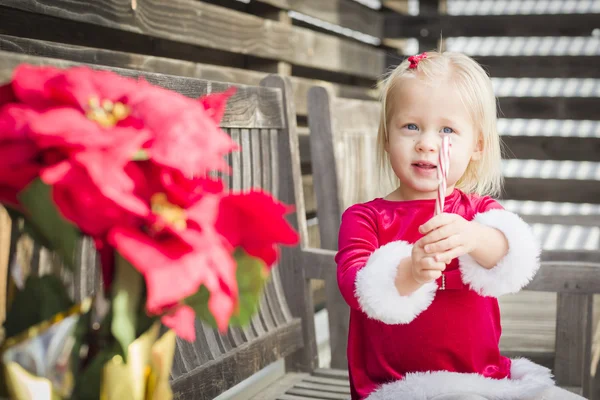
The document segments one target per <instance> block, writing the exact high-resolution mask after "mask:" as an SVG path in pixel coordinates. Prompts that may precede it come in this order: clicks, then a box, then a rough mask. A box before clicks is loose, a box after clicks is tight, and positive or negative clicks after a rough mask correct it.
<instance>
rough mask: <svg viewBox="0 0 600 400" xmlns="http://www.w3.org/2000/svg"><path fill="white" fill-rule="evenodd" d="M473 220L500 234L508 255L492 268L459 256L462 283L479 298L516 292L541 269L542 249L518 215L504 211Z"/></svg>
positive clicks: (488, 212)
mask: <svg viewBox="0 0 600 400" xmlns="http://www.w3.org/2000/svg"><path fill="white" fill-rule="evenodd" d="M473 220H474V221H475V222H478V223H480V224H482V225H486V226H489V227H491V228H496V229H498V230H499V231H501V232H502V233H503V234H504V236H505V237H506V240H507V241H508V253H507V254H506V256H504V258H502V259H501V260H500V261H499V262H498V264H497V265H496V266H495V267H493V268H491V269H486V268H483V267H482V266H481V265H479V264H478V263H477V262H476V261H475V260H474V259H473V258H472V257H471V256H470V255H468V254H466V255H464V256H461V257H459V259H458V260H459V264H460V272H461V274H462V280H463V282H464V283H466V284H468V285H469V286H470V287H471V289H473V290H474V291H476V292H477V293H479V294H480V295H482V296H494V297H498V296H500V295H503V294H508V293H516V292H518V291H519V290H520V289H521V288H522V287H523V286H525V285H527V284H528V283H529V281H531V279H533V277H534V276H535V273H536V272H537V270H538V269H539V267H540V260H539V258H540V252H541V249H540V246H539V244H538V241H537V239H536V238H535V236H534V234H533V231H532V230H531V228H530V227H529V225H528V224H527V223H526V222H524V221H523V220H522V219H521V218H519V216H518V215H516V214H514V213H511V212H509V211H505V210H490V211H487V212H485V213H481V214H477V215H476V216H475V218H474V219H473Z"/></svg>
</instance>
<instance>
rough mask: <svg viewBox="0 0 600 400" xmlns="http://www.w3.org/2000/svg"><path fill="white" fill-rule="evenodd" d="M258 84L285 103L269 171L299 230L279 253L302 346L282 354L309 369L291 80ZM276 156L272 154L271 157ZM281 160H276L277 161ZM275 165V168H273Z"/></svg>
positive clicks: (313, 346) (313, 349) (293, 367)
mask: <svg viewBox="0 0 600 400" xmlns="http://www.w3.org/2000/svg"><path fill="white" fill-rule="evenodd" d="M261 86H268V87H272V88H279V89H280V90H281V93H282V95H283V103H284V104H285V114H284V115H285V126H286V127H287V128H286V129H284V130H283V131H282V132H281V134H280V135H279V137H278V138H277V139H278V140H277V142H276V145H277V148H276V149H277V150H276V151H274V152H273V153H274V154H273V155H274V157H273V158H272V163H273V166H274V168H273V171H277V174H278V177H277V187H278V191H276V192H275V193H274V195H275V196H277V198H278V199H279V200H280V201H282V202H284V203H287V204H295V205H296V207H295V213H290V214H289V217H288V222H289V223H290V225H291V226H292V227H293V228H295V229H296V230H298V231H299V232H300V246H296V247H287V246H284V247H282V249H281V253H280V261H279V264H280V265H285V266H287V268H277V272H278V273H279V274H280V281H281V286H282V288H283V290H284V293H285V297H286V300H287V304H288V307H289V310H290V312H291V313H292V315H293V316H294V317H296V318H301V319H302V341H303V347H302V348H301V349H299V350H298V351H296V352H294V353H292V354H291V355H289V356H288V357H287V358H286V371H290V372H309V371H312V370H313V369H314V368H315V367H317V365H318V362H319V360H318V352H317V339H316V336H315V326H314V305H313V302H312V297H311V291H310V280H309V279H308V278H307V277H306V274H305V271H304V269H303V260H302V254H301V246H302V245H303V244H304V243H306V241H307V237H308V233H307V231H306V216H305V211H304V198H303V194H302V186H301V179H302V176H301V173H300V155H299V154H298V135H297V132H296V110H295V108H294V103H293V102H292V98H291V93H292V89H291V84H290V82H289V80H288V79H285V78H283V77H280V76H275V75H272V76H269V77H267V78H265V79H264V80H263V81H262V82H261ZM275 156H276V157H275ZM279 160H280V161H281V162H278V161H279ZM276 167H278V168H276Z"/></svg>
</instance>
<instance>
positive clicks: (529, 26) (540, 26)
mask: <svg viewBox="0 0 600 400" xmlns="http://www.w3.org/2000/svg"><path fill="white" fill-rule="evenodd" d="M421 14H422V13H421ZM599 21H600V14H591V13H590V14H565V15H561V14H529V15H418V16H410V15H400V14H396V13H387V14H386V15H385V29H384V36H385V37H386V38H407V37H422V36H423V34H424V33H425V32H427V36H428V37H436V38H439V37H440V35H442V34H443V36H444V37H445V38H448V37H457V36H588V35H590V34H591V32H592V31H593V30H594V29H596V28H599V27H600V22H599Z"/></svg>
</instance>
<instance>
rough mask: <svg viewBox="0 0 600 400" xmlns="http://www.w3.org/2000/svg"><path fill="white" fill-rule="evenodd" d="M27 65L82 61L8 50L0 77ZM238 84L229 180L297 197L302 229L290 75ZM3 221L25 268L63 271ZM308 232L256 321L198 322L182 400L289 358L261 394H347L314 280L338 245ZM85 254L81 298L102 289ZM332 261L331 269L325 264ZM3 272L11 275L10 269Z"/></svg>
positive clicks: (185, 354)
mask: <svg viewBox="0 0 600 400" xmlns="http://www.w3.org/2000/svg"><path fill="white" fill-rule="evenodd" d="M21 63H29V64H34V65H54V66H58V67H69V66H73V65H78V64H77V63H73V62H70V61H65V60H60V59H51V58H44V57H35V56H27V55H20V54H15V53H8V52H2V51H0V82H5V81H8V80H9V79H10V77H11V74H12V70H13V69H14V68H15V67H16V66H17V65H18V64H21ZM92 67H94V68H101V69H107V70H112V71H115V72H117V73H119V74H122V75H125V76H133V77H136V76H141V77H144V78H145V79H146V80H147V81H149V82H151V83H154V84H158V85H160V86H163V87H165V88H169V89H172V90H175V91H177V92H180V93H182V94H185V95H187V96H190V97H194V98H196V97H199V96H201V95H203V94H206V93H210V92H219V91H223V90H225V89H226V88H227V87H229V86H231V85H230V84H226V83H221V82H214V81H207V80H200V79H193V78H186V77H178V76H169V75H162V74H156V73H148V72H140V71H135V70H126V69H119V68H108V67H99V66H92ZM237 87H238V90H237V93H236V94H235V96H234V97H232V99H231V100H230V102H229V104H228V108H227V112H226V113H225V116H224V118H223V121H222V127H223V128H224V129H225V130H226V131H227V132H228V133H229V134H230V135H231V136H232V137H233V138H234V139H235V140H236V141H237V142H239V143H240V144H241V146H242V150H241V151H240V152H237V153H234V154H232V155H230V156H229V162H230V164H231V166H232V169H233V173H232V175H231V176H230V177H227V178H226V179H225V182H226V183H227V184H228V187H230V188H232V189H246V188H250V187H262V188H264V189H266V190H268V191H270V192H271V193H273V194H274V195H275V196H276V197H277V198H278V199H280V200H282V201H284V202H286V203H288V204H295V207H296V210H297V212H296V213H294V214H292V215H290V222H291V223H292V224H293V225H294V226H295V227H299V226H300V227H305V222H304V219H305V216H304V205H303V200H302V199H303V196H302V189H301V176H300V160H299V155H298V138H297V135H296V119H295V115H296V114H295V110H294V104H293V102H292V101H291V98H292V96H291V91H290V83H289V81H288V80H287V79H283V78H281V77H278V76H269V77H267V78H265V79H264V80H263V81H262V82H261V86H260V87H258V86H237ZM298 188H299V189H298ZM297 189H298V190H297ZM8 225H10V224H8ZM0 229H2V230H3V232H2V233H3V234H2V235H0V237H5V236H7V235H5V234H6V232H7V231H6V229H12V235H11V236H12V241H11V243H10V249H11V251H10V254H11V256H14V257H17V258H18V260H19V262H20V264H21V265H22V267H23V268H25V269H28V270H30V271H31V272H32V273H40V274H43V273H48V272H52V271H54V272H58V273H61V274H63V275H65V274H64V270H62V269H61V265H60V261H59V260H57V259H56V257H54V256H53V255H52V254H50V253H49V252H48V251H47V250H45V249H43V248H42V247H41V246H39V245H38V244H36V243H33V242H32V241H31V240H30V239H28V238H27V237H24V236H22V235H21V233H22V232H20V231H19V226H18V224H13V226H12V228H10V227H7V226H6V225H4V226H2V227H1V228H0ZM300 233H301V240H302V245H300V246H297V247H293V248H289V247H288V248H283V249H282V251H281V258H280V261H279V263H278V266H277V267H276V268H274V270H273V274H272V278H271V279H270V281H269V283H268V285H267V287H266V290H265V292H264V295H263V296H262V298H261V303H260V310H259V312H258V314H256V315H255V317H254V318H253V319H252V323H251V324H250V325H249V326H246V327H243V328H231V329H229V331H228V332H227V334H225V335H221V334H219V333H218V332H217V331H216V330H214V329H212V328H209V327H207V326H205V325H204V324H202V323H197V325H196V335H197V340H196V342H194V343H188V342H185V341H182V340H179V339H178V341H177V349H176V355H175V359H174V365H173V369H172V373H171V379H172V386H173V390H174V393H175V398H176V399H195V400H203V399H206V400H208V399H213V398H214V397H216V396H218V395H219V394H221V393H223V392H224V391H226V390H228V389H229V388H231V387H233V386H235V385H236V384H238V383H240V382H242V381H243V380H245V379H246V378H248V377H250V376H252V375H253V374H255V373H256V372H258V371H260V370H261V369H262V368H264V367H266V366H268V365H269V364H271V363H273V362H276V361H278V360H285V367H286V375H284V376H283V377H281V379H279V380H277V381H276V382H275V383H274V384H273V385H271V386H270V387H269V388H267V389H265V391H264V392H263V393H261V394H258V395H257V396H256V397H255V398H256V399H267V398H272V399H281V400H286V399H287V400H292V399H303V398H311V399H314V398H328V399H344V398H348V397H349V393H350V392H349V385H348V378H347V373H346V372H345V371H343V370H325V369H318V368H317V366H318V359H317V358H318V355H317V349H316V340H315V328H314V311H313V309H314V307H313V304H312V299H311V293H310V286H309V279H311V278H322V277H323V271H325V270H331V269H333V252H332V251H321V250H315V251H310V250H308V249H305V248H304V246H303V244H304V243H306V237H307V234H306V229H305V228H304V229H300ZM78 260H79V263H80V264H81V265H82V272H81V273H79V274H77V276H66V275H65V280H66V281H67V282H68V283H69V284H70V292H71V295H72V296H73V297H74V298H75V299H81V298H82V297H83V296H86V295H89V294H91V293H93V292H94V291H95V290H97V288H98V287H99V279H98V269H97V263H96V261H97V260H96V257H95V253H94V251H93V246H92V245H91V243H90V242H89V241H88V240H84V241H83V243H82V244H81V245H80V246H79V250H78ZM324 265H327V268H321V266H324ZM2 272H3V274H4V276H6V271H2ZM319 396H321V397H319Z"/></svg>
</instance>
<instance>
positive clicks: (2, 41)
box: [0, 34, 377, 115]
mask: <svg viewBox="0 0 600 400" xmlns="http://www.w3.org/2000/svg"><path fill="white" fill-rule="evenodd" d="M0 50H3V51H8V52H12V53H21V54H28V55H35V56H42V57H49V58H59V59H62V60H69V61H75V62H78V63H84V64H93V65H103V66H108V67H119V68H128V69H134V70H138V71H147V72H156V73H160V74H168V75H177V76H185V77H190V78H198V79H206V80H211V81H218V82H232V83H237V84H241V85H252V86H256V85H258V84H259V83H260V80H261V79H263V78H264V77H265V76H266V74H265V73H264V72H257V71H252V70H247V69H239V68H231V67H225V66H217V65H210V64H203V63H196V62H191V61H185V60H175V59H171V58H165V57H158V56H148V55H143V54H135V53H127V52H122V51H115V50H107V49H97V48H91V47H85V46H77V45H70V44H65V43H56V42H50V41H46V40H35V39H28V38H22V37H16V36H10V35H2V34H0ZM132 50H135V49H132ZM290 79H291V81H292V88H293V91H294V103H295V104H296V113H297V114H298V115H306V113H307V109H306V98H307V93H308V90H309V89H310V88H311V87H312V86H315V85H319V86H323V87H326V88H327V89H328V90H330V91H331V92H332V93H333V94H335V95H336V96H339V97H347V98H356V99H364V100H373V99H375V98H376V97H377V91H376V90H374V89H370V88H363V87H360V86H350V85H342V84H335V83H331V82H326V81H320V80H315V79H308V78H299V77H291V78H290Z"/></svg>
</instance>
